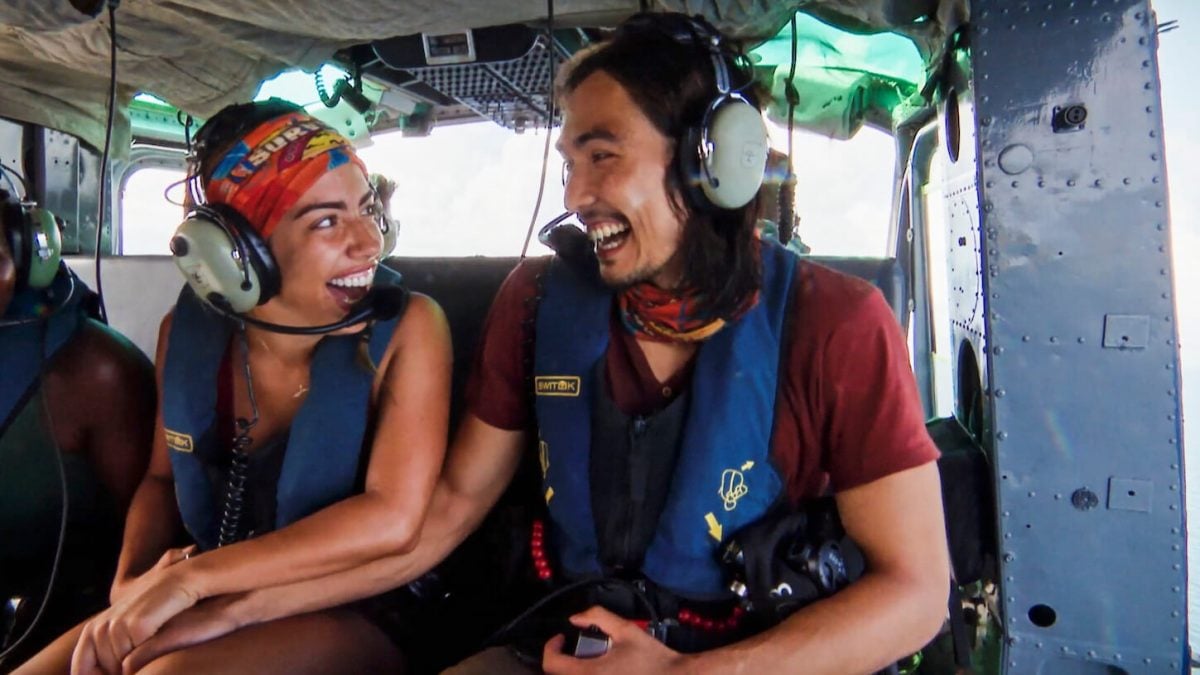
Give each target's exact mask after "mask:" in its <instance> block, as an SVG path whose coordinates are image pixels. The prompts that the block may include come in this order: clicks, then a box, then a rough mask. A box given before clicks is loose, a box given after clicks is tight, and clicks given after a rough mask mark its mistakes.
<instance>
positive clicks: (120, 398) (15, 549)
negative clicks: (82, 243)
mask: <svg viewBox="0 0 1200 675" xmlns="http://www.w3.org/2000/svg"><path fill="white" fill-rule="evenodd" d="M93 299H94V296H93V295H92V294H91V292H90V291H89V290H88V289H87V287H86V286H84V284H83V282H81V281H80V280H79V279H78V278H76V277H75V275H74V274H73V273H72V272H71V271H70V270H68V269H67V267H66V266H65V265H63V264H62V263H60V262H59V248H58V232H57V225H56V223H55V221H54V218H53V216H51V215H50V214H49V213H48V212H46V211H43V210H40V209H37V208H35V207H30V206H28V205H22V204H20V203H19V202H18V201H17V200H16V198H15V197H14V196H12V195H9V194H8V193H7V192H5V191H3V190H0V372H2V373H3V376H2V377H0V542H3V545H2V546H0V600H2V601H3V602H5V603H6V604H8V603H10V598H19V600H17V601H16V602H14V603H12V604H8V607H7V608H6V609H7V612H8V615H7V616H5V617H4V618H5V620H6V622H7V624H8V625H3V626H0V629H2V631H3V632H4V634H2V635H0V641H5V642H6V643H7V644H6V645H5V646H7V647H13V646H15V645H16V643H17V641H18V640H20V639H21V636H22V635H24V634H25V633H26V631H27V630H28V629H29V628H30V624H31V621H32V619H33V617H34V616H35V615H38V614H41V618H40V620H39V621H38V625H37V630H36V632H34V633H30V634H29V636H28V637H27V638H26V639H25V640H24V641H23V642H22V643H21V645H20V648H19V653H18V652H14V653H13V654H12V655H11V657H12V660H13V661H19V660H20V659H19V657H20V655H21V654H27V653H32V651H33V650H35V649H36V648H37V647H39V646H40V645H41V643H43V642H44V641H45V639H46V638H47V637H51V636H54V635H57V634H58V633H60V632H62V631H63V630H65V629H66V628H68V627H70V626H71V625H74V623H75V622H77V621H79V620H80V619H82V618H83V617H84V616H87V615H88V614H90V613H92V612H94V611H96V609H98V608H100V607H103V606H104V605H105V604H106V603H107V599H108V587H109V584H110V583H111V582H112V573H113V569H114V568H115V566H116V560H117V557H116V556H117V551H118V549H119V546H120V537H121V522H122V520H123V517H124V514H125V510H126V508H128V506H129V502H130V500H131V499H132V497H133V492H134V490H135V489H136V488H137V485H138V482H139V481H140V480H141V478H142V474H143V473H144V472H145V470H146V462H147V458H148V456H149V450H150V434H151V432H152V430H153V426H154V405H155V404H154V379H153V377H154V376H153V370H152V369H151V366H150V362H149V361H148V360H147V359H146V357H145V356H144V355H142V353H141V352H139V351H138V350H137V348H136V347H134V346H133V345H132V344H131V343H129V341H127V340H125V339H124V338H122V337H121V336H119V335H117V334H116V333H115V332H113V331H112V330H110V329H109V328H108V327H107V326H104V325H103V324H100V323H99V322H97V321H95V320H93V319H91V318H89V314H90V313H89V311H88V309H87V308H88V306H89V304H90V303H91V302H92V300H93ZM60 461H61V463H62V466H61V471H62V476H61V479H62V483H61V484H60V474H59V471H60V468H59V466H58V463H59V462H60ZM64 488H65V489H66V491H67V494H66V495H65V497H66V503H67V504H68V508H67V523H66V530H65V535H64V534H63V533H60V519H61V518H62V506H63V504H64V501H63V500H64V495H63V494H62V490H63V489H64ZM60 536H65V540H64V541H63V542H61V543H60V542H59V537H60ZM59 546H62V553H61V555H58V554H56V550H57V549H58V547H59ZM56 557H60V558H61V560H60V561H59V565H58V569H57V572H56V576H55V589H54V594H53V596H52V599H51V601H50V602H49V603H48V605H47V606H46V609H45V611H44V612H41V611H39V608H40V606H41V604H42V598H43V596H44V594H45V593H46V587H47V583H48V582H49V580H50V578H49V570H50V568H51V566H52V563H53V562H54V560H55V558H56ZM14 610H15V611H14Z"/></svg>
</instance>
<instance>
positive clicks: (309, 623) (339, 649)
mask: <svg viewBox="0 0 1200 675" xmlns="http://www.w3.org/2000/svg"><path fill="white" fill-rule="evenodd" d="M402 669H403V660H402V658H401V654H400V651H399V649H397V648H396V646H395V645H394V644H393V643H392V641H391V640H390V639H388V637H387V636H386V635H384V634H383V632H382V631H381V630H379V628H378V627H376V626H375V625H374V624H373V623H371V622H370V621H368V620H367V619H366V618H365V617H364V616H363V615H362V614H360V613H358V612H355V611H352V610H346V609H334V610H328V611H325V612H315V613H312V614H302V615H300V616H292V617H288V618H286V619H279V620H277V621H271V622H268V623H263V624H257V625H254V626H249V627H247V628H243V629H241V630H238V631H235V632H233V633H230V634H228V635H225V636H222V637H219V638H217V639H215V640H212V641H211V642H204V643H201V644H198V645H193V646H191V647H188V648H186V649H181V650H179V651H177V652H172V653H170V654H166V655H164V656H162V657H160V658H158V659H155V660H154V661H151V662H150V663H149V664H147V665H146V666H145V667H144V668H142V669H141V670H140V671H138V673H139V674H141V675H166V674H174V673H188V674H189V675H194V674H195V673H229V674H231V675H233V674H237V673H297V674H302V673H313V674H318V673H400V672H401V671H402Z"/></svg>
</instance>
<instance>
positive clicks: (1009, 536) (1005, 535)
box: [1004, 532, 1012, 539]
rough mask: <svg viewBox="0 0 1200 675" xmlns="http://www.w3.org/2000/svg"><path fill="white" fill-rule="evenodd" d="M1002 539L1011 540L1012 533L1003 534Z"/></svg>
mask: <svg viewBox="0 0 1200 675" xmlns="http://www.w3.org/2000/svg"><path fill="white" fill-rule="evenodd" d="M1004 538H1005V539H1012V532H1005V533H1004Z"/></svg>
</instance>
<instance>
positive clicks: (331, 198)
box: [264, 164, 383, 323]
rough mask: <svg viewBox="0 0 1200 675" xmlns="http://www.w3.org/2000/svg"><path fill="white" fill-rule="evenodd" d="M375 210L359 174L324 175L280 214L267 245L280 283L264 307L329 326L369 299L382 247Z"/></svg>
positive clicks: (347, 169)
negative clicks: (280, 216) (276, 267)
mask: <svg viewBox="0 0 1200 675" xmlns="http://www.w3.org/2000/svg"><path fill="white" fill-rule="evenodd" d="M379 208H380V207H379V204H378V201H377V199H376V195H375V192H374V191H373V190H371V186H370V185H369V184H368V183H367V178H366V176H364V175H363V173H362V170H361V169H359V168H358V167H357V166H355V165H354V164H345V165H342V166H340V167H338V168H336V169H334V170H333V171H330V172H329V173H327V174H325V175H324V176H322V177H321V179H320V180H318V181H317V182H316V183H314V184H313V186H312V187H311V188H309V190H308V192H306V193H304V196H302V197H301V198H300V199H299V201H297V202H296V205H295V206H293V207H292V209H291V210H290V211H288V212H287V213H286V214H284V216H283V218H282V219H281V220H280V221H279V224H278V225H277V226H276V227H275V231H274V232H273V233H272V234H271V238H270V240H269V241H268V245H269V246H270V248H271V253H272V254H273V255H274V256H275V261H276V263H277V264H278V266H279V272H280V275H281V279H282V284H281V287H280V292H279V295H278V296H276V297H274V298H272V299H271V301H270V302H268V303H267V305H265V306H264V307H269V306H272V305H274V306H276V307H279V308H280V309H286V310H287V312H288V313H289V314H291V315H293V316H297V317H303V318H304V319H306V320H307V321H310V322H312V323H331V322H333V321H337V320H338V319H341V318H342V317H344V316H345V315H346V312H347V311H348V310H349V309H350V307H351V306H352V305H353V304H354V303H356V302H358V301H359V300H361V299H362V298H363V296H365V295H366V294H367V290H368V289H369V288H370V286H371V280H372V279H373V278H374V276H375V266H376V265H378V264H379V256H380V252H381V249H382V247H383V235H382V234H381V233H380V231H379V222H378V219H379Z"/></svg>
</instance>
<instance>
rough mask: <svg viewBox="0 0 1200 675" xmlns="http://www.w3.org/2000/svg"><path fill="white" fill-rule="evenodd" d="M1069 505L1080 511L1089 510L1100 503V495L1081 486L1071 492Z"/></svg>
mask: <svg viewBox="0 0 1200 675" xmlns="http://www.w3.org/2000/svg"><path fill="white" fill-rule="evenodd" d="M1071 505H1072V506H1074V507H1075V508H1076V509H1078V510H1080V511H1090V510H1092V509H1094V508H1096V507H1097V506H1099V505H1100V497H1099V496H1097V495H1096V493H1095V492H1092V491H1091V490H1089V489H1087V488H1086V487H1081V488H1079V489H1078V490H1076V491H1075V492H1072V493H1071Z"/></svg>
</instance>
